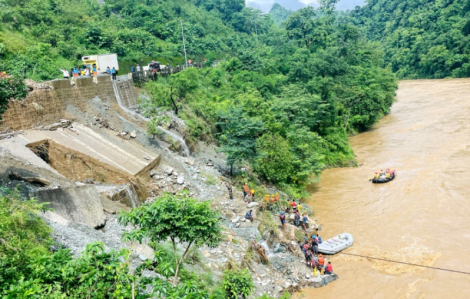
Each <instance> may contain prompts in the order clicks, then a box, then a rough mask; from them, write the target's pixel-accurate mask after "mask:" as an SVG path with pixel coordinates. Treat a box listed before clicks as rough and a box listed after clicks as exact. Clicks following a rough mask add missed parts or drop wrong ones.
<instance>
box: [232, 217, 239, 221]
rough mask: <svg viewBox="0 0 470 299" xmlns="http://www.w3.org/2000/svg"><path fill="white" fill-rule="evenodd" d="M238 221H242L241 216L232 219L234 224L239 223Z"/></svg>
mask: <svg viewBox="0 0 470 299" xmlns="http://www.w3.org/2000/svg"><path fill="white" fill-rule="evenodd" d="M238 221H240V216H237V217H235V218H233V219H232V223H237V222H238Z"/></svg>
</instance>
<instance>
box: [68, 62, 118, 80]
mask: <svg viewBox="0 0 470 299" xmlns="http://www.w3.org/2000/svg"><path fill="white" fill-rule="evenodd" d="M59 70H60V71H61V72H62V75H63V77H64V79H70V78H78V77H82V76H84V77H91V76H98V74H101V71H100V69H99V68H96V65H95V64H93V66H92V67H91V69H90V68H89V67H85V68H79V67H77V66H75V67H73V68H72V69H70V71H69V70H67V69H59ZM105 73H106V74H108V75H110V76H112V79H113V80H116V76H117V73H118V71H117V70H116V68H115V67H113V68H112V69H111V68H110V67H109V66H108V67H107V68H106V72H105Z"/></svg>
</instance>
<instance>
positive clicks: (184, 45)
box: [180, 20, 188, 67]
mask: <svg viewBox="0 0 470 299" xmlns="http://www.w3.org/2000/svg"><path fill="white" fill-rule="evenodd" d="M180 22H181V35H182V36H183V49H184V61H185V65H186V67H188V56H187V55H186V42H185V41H184V29H183V20H180Z"/></svg>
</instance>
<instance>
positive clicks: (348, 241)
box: [318, 233, 354, 255]
mask: <svg viewBox="0 0 470 299" xmlns="http://www.w3.org/2000/svg"><path fill="white" fill-rule="evenodd" d="M353 243H354V238H353V236H352V235H351V234H349V233H343V234H340V235H337V236H336V237H333V238H331V239H328V240H326V241H323V242H322V243H321V244H318V252H321V253H324V254H330V255H332V254H335V253H338V252H340V251H341V250H344V249H346V248H348V247H350V246H351V245H352V244H353Z"/></svg>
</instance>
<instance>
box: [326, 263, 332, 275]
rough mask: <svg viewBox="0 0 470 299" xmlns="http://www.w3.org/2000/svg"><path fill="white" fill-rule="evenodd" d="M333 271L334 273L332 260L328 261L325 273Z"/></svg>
mask: <svg viewBox="0 0 470 299" xmlns="http://www.w3.org/2000/svg"><path fill="white" fill-rule="evenodd" d="M331 273H333V265H332V264H331V262H328V265H326V269H325V274H331Z"/></svg>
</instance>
